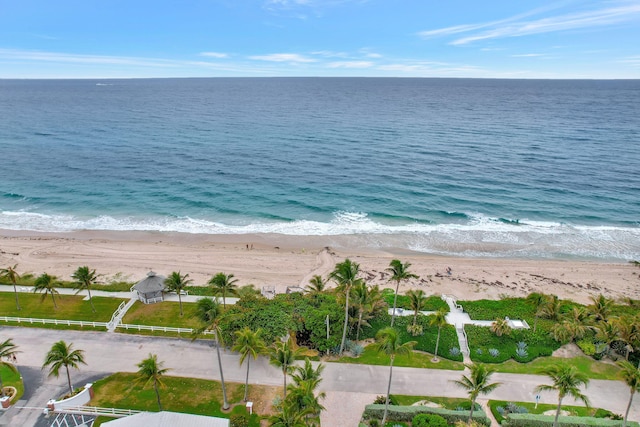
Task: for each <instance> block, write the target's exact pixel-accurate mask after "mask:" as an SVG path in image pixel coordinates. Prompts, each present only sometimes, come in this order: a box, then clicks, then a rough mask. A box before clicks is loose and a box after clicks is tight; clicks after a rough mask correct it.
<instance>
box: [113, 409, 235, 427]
mask: <svg viewBox="0 0 640 427" xmlns="http://www.w3.org/2000/svg"><path fill="white" fill-rule="evenodd" d="M103 426H105V427H107V426H109V427H111V426H113V427H228V426H229V420H228V419H225V418H215V417H206V416H203V415H192V414H181V413H176V412H166V411H163V412H142V413H140V414H136V415H130V416H128V417H124V418H120V419H118V420H114V421H109V422H108V423H104V424H103Z"/></svg>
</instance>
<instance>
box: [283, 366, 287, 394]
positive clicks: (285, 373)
mask: <svg viewBox="0 0 640 427" xmlns="http://www.w3.org/2000/svg"><path fill="white" fill-rule="evenodd" d="M287 368H288V366H287V365H284V368H283V369H282V374H283V375H284V399H286V398H287ZM284 399H283V400H284Z"/></svg>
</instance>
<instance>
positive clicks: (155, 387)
mask: <svg viewBox="0 0 640 427" xmlns="http://www.w3.org/2000/svg"><path fill="white" fill-rule="evenodd" d="M153 388H154V389H155V390H156V399H157V400H158V408H159V409H160V412H162V403H160V390H158V380H157V379H156V378H154V379H153Z"/></svg>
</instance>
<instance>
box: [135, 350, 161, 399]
mask: <svg viewBox="0 0 640 427" xmlns="http://www.w3.org/2000/svg"><path fill="white" fill-rule="evenodd" d="M163 365H164V362H158V356H157V355H155V354H151V353H149V357H147V358H146V359H144V360H143V361H142V362H140V363H138V364H137V365H136V366H137V367H138V368H140V369H138V376H139V378H140V380H141V381H144V382H145V384H144V385H145V387H146V385H147V384H149V383H150V382H152V381H153V389H154V390H155V392H156V399H157V400H158V409H159V410H160V412H162V403H161V402H160V390H158V387H162V386H164V384H163V383H162V376H163V375H164V374H166V373H167V372H168V371H169V368H162V366H163Z"/></svg>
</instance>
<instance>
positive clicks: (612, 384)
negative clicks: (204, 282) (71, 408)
mask: <svg viewBox="0 0 640 427" xmlns="http://www.w3.org/2000/svg"><path fill="white" fill-rule="evenodd" d="M7 338H13V340H14V342H15V343H16V344H17V345H18V346H19V347H20V350H21V351H22V353H20V355H19V359H18V361H19V364H18V367H19V368H20V367H21V366H27V367H35V368H38V369H39V368H40V367H41V366H42V360H43V358H44V355H45V354H46V352H47V351H48V350H49V349H50V348H51V345H52V344H53V343H54V342H56V341H58V340H64V341H66V342H68V343H69V342H72V343H73V344H74V347H75V348H78V349H83V350H85V358H86V361H87V363H88V366H86V367H85V366H82V368H81V369H82V371H85V370H86V371H87V372H88V371H97V370H99V371H103V372H136V371H137V369H138V368H137V367H136V364H137V363H139V362H140V361H141V360H143V359H144V358H146V357H147V356H148V355H149V353H153V354H157V355H158V359H159V360H161V361H164V362H165V367H167V368H171V375H175V376H184V377H194V378H206V379H219V375H218V368H217V363H216V359H215V351H214V349H213V348H212V347H211V344H210V343H209V342H203V341H193V342H192V341H190V340H186V339H171V338H158V337H148V336H136V335H128V334H107V333H104V332H85V331H70V330H50V329H38V328H19V327H8V326H4V327H0V340H5V339H7ZM222 362H223V366H224V369H225V371H224V375H225V379H226V380H228V381H233V382H240V383H242V382H244V378H245V377H244V375H245V373H246V370H245V368H244V367H241V366H240V363H239V357H238V355H237V354H235V353H232V352H230V351H225V352H224V353H223V355H222ZM325 366H326V367H325V370H324V373H323V375H322V378H323V379H322V383H321V384H320V388H321V391H324V392H326V393H327V394H328V397H327V400H326V401H325V402H324V406H325V407H326V411H327V413H326V414H325V415H323V417H324V418H325V419H327V423H329V422H331V423H330V424H323V425H324V426H326V427H356V426H357V424H351V421H352V418H354V419H355V418H356V416H357V417H359V416H360V414H361V413H362V409H363V408H364V406H363V404H364V403H365V402H366V401H367V399H368V398H369V397H371V396H374V398H375V396H377V395H382V394H385V393H386V390H387V381H388V378H389V377H388V374H389V368H388V366H372V365H352V364H342V363H326V364H325ZM393 373H394V376H393V384H392V387H391V389H392V393H396V394H408V395H423V396H444V397H467V395H466V393H465V391H464V390H462V389H460V388H458V387H457V386H455V384H453V383H452V382H451V380H456V379H459V378H460V377H461V375H462V372H461V371H447V370H437V369H417V368H400V367H396V368H394V370H393ZM77 374H78V373H77V371H72V372H71V375H72V379H73V378H75V375H77ZM492 380H493V381H496V382H500V383H502V385H501V386H500V387H498V388H497V389H496V390H495V391H494V392H492V393H491V394H490V395H489V396H487V397H486V398H491V399H500V400H507V401H524V402H534V401H535V395H536V393H535V392H534V389H535V387H536V386H537V385H539V384H548V383H549V380H548V378H547V377H544V376H539V375H522V374H503V373H497V374H494V376H493V377H492ZM52 381H59V382H60V384H64V381H65V379H64V378H63V376H61V378H60V379H59V380H55V379H52ZM74 381H75V380H74ZM249 381H250V382H251V383H253V384H267V385H274V386H280V385H281V383H282V376H281V373H280V371H279V370H278V369H277V368H275V367H273V366H271V365H270V364H269V361H268V360H267V359H266V358H259V359H258V360H257V361H256V362H255V363H254V362H253V361H252V363H251V374H250V378H249ZM340 393H344V394H340ZM353 393H355V396H353V397H351V394H353ZM585 394H586V395H587V396H588V397H589V399H590V400H591V402H592V403H593V405H594V406H598V407H602V408H605V409H609V410H611V411H613V412H615V413H617V414H622V413H624V411H625V409H626V404H627V402H628V399H629V389H628V387H627V386H626V385H625V384H624V383H623V382H621V381H605V380H592V381H591V383H590V385H589V387H588V388H587V389H586V391H585ZM347 395H349V396H350V397H348V398H347V397H345V396H347ZM347 399H350V400H347ZM540 401H541V403H551V404H555V403H557V395H556V394H554V393H542V394H541V400H540ZM344 402H352V403H351V404H350V405H352V406H350V405H347V404H345V403H344ZM372 402H373V399H371V400H369V402H367V403H372ZM45 403H46V402H44V401H43V402H42V403H41V405H42V406H44V404H45ZM566 404H568V405H573V404H579V403H577V402H573V401H571V400H570V399H568V400H567V402H566ZM351 414H354V415H351ZM327 417H329V418H327ZM630 418H631V419H632V420H638V419H640V399H637V400H636V401H635V402H634V404H633V405H632V408H631V414H630ZM333 420H338V422H339V423H338V424H333V422H335V421H333ZM339 420H344V421H339ZM342 422H344V423H345V424H342ZM25 427H29V425H28V424H25Z"/></svg>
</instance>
